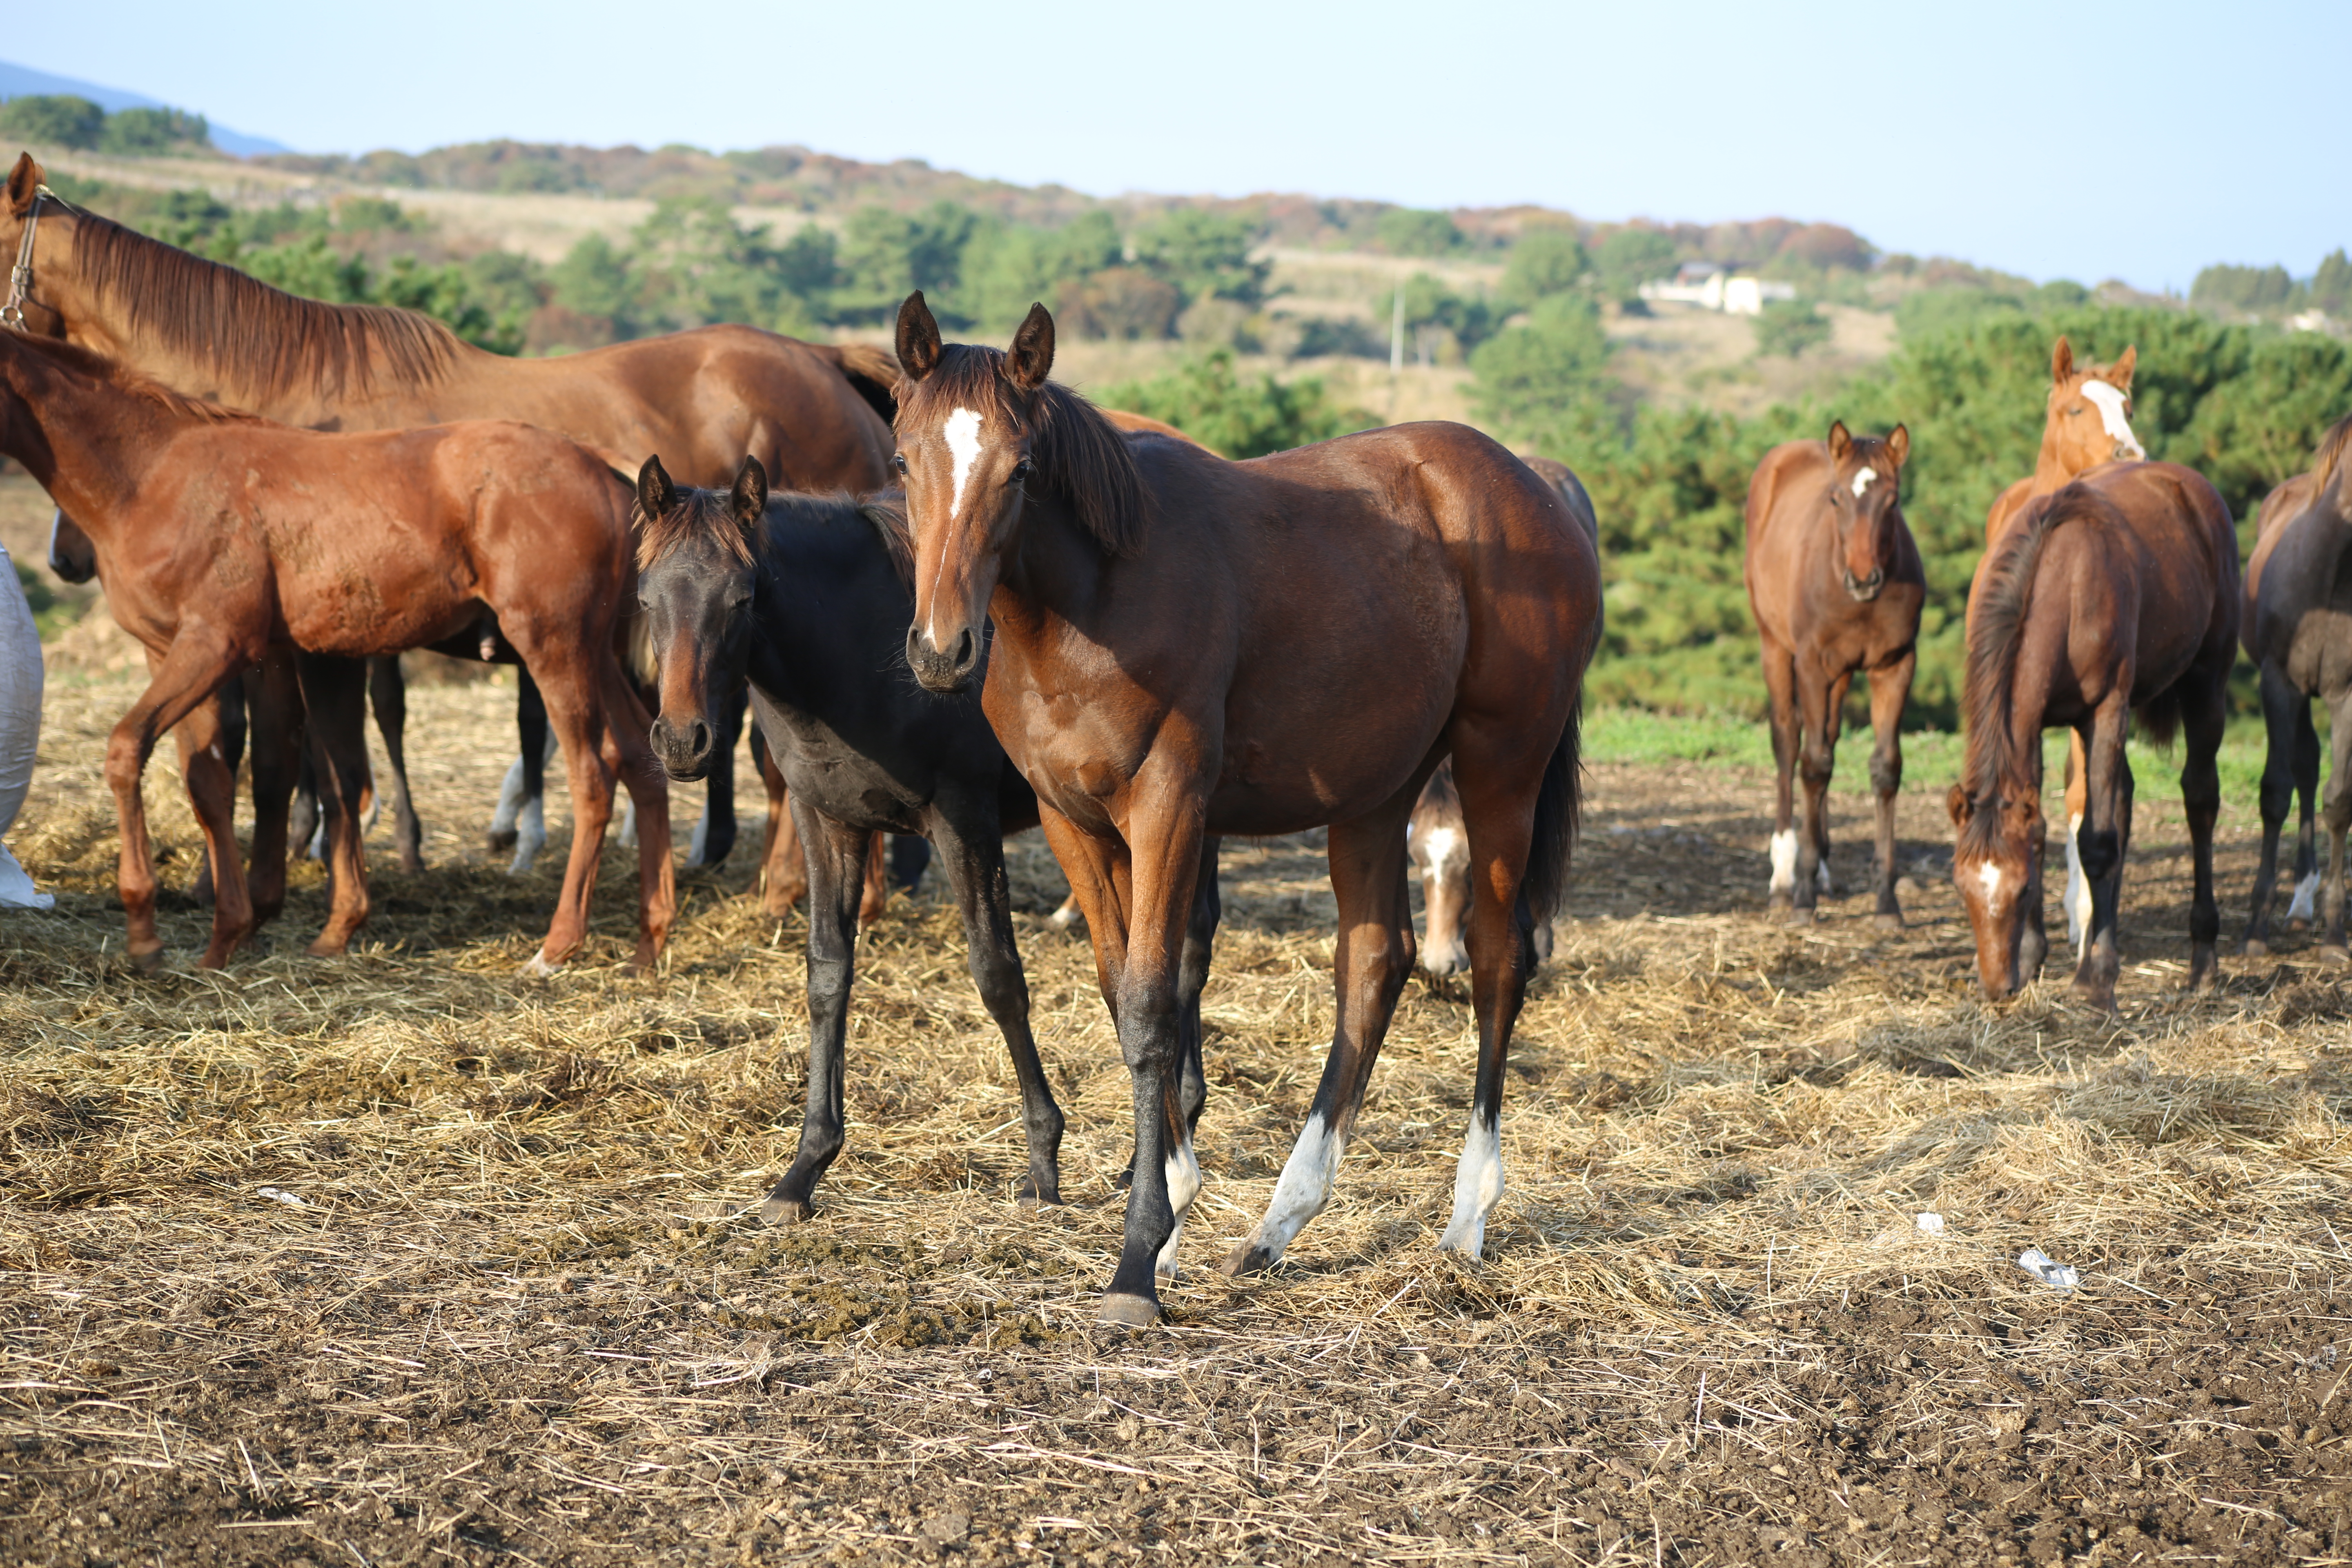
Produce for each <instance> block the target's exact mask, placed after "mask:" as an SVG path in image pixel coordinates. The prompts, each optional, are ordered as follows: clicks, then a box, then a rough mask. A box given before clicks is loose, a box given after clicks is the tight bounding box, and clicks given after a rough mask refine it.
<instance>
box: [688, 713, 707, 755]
mask: <svg viewBox="0 0 2352 1568" xmlns="http://www.w3.org/2000/svg"><path fill="white" fill-rule="evenodd" d="M687 739H688V742H690V743H691V745H692V754H693V755H695V756H701V755H702V754H703V753H704V752H708V751H709V750H710V726H709V724H707V723H705V722H703V721H701V720H699V719H697V720H696V721H694V728H693V729H692V730H691V731H688V736H687Z"/></svg>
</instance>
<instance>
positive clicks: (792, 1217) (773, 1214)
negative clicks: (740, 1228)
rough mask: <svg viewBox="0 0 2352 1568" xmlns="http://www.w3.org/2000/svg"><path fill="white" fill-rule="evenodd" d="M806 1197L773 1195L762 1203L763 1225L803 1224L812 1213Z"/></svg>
mask: <svg viewBox="0 0 2352 1568" xmlns="http://www.w3.org/2000/svg"><path fill="white" fill-rule="evenodd" d="M810 1212H811V1211H810V1208H809V1201H808V1199H806V1198H787V1197H782V1196H778V1197H772V1198H770V1199H769V1200H768V1201H767V1202H766V1203H763V1204H761V1205H760V1223H761V1224H762V1225H803V1224H806V1223H807V1221H808V1216H809V1214H810Z"/></svg>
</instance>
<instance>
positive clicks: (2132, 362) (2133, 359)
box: [2107, 343, 2139, 392]
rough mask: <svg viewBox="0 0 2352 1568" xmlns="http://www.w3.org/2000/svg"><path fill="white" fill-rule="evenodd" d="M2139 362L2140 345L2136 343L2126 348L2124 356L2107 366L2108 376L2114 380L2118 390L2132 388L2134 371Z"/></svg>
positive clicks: (2127, 390) (2122, 390)
mask: <svg viewBox="0 0 2352 1568" xmlns="http://www.w3.org/2000/svg"><path fill="white" fill-rule="evenodd" d="M2138 364H2139V346H2138V345H2137V344H2136V343H2135V344H2132V345H2130V346H2128V347H2126V349H2125V350H2124V353H2123V358H2121V359H2119V360H2117V361H2116V363H2113V364H2111V365H2109V366H2108V367H2107V375H2108V378H2109V379H2111V380H2112V381H2114V383H2115V384H2116V391H2117V392H2129V391H2130V390H2131V378H2132V371H2133V370H2134V369H2135V368H2136V367H2137V365H2138Z"/></svg>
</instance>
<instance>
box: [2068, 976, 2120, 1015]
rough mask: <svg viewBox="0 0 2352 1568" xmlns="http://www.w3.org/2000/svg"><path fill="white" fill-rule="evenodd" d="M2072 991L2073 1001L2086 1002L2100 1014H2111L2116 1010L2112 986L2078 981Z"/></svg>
mask: <svg viewBox="0 0 2352 1568" xmlns="http://www.w3.org/2000/svg"><path fill="white" fill-rule="evenodd" d="M2073 990H2074V999H2075V1000H2076V1001H2078V1002H2087V1003H2089V1004H2090V1005H2092V1006H2094V1007H2095V1008H2097V1009H2098V1010H2099V1011H2100V1012H2102V1013H2112V1012H2114V1011H2115V1010H2116V988H2115V986H2114V985H2113V984H2098V983H2096V982H2086V981H2081V980H2078V981H2076V982H2075V983H2074V987H2073Z"/></svg>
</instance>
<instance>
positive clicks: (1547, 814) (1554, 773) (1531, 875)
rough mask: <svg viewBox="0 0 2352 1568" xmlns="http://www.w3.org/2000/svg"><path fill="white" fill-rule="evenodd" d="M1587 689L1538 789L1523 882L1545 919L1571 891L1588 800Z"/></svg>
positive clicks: (1540, 919)
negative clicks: (1573, 855)
mask: <svg viewBox="0 0 2352 1568" xmlns="http://www.w3.org/2000/svg"><path fill="white" fill-rule="evenodd" d="M1583 727H1584V692H1583V690H1582V683H1581V682H1580V683H1579V689H1578V691H1577V694H1576V701H1575V704H1574V705H1573V706H1571V707H1570V709H1569V710H1568V727H1567V728H1566V729H1564V730H1562V731H1560V734H1559V744H1558V745H1556V746H1554V747H1553V748H1552V750H1551V757H1550V760H1549V761H1548V762H1546V763H1544V772H1543V784H1542V785H1541V786H1540V787H1539V788H1538V789H1537V791H1536V816H1535V827H1534V832H1533V833H1532V834H1531V835H1530V836H1529V837H1528V874H1527V879H1526V880H1525V881H1523V882H1522V883H1521V884H1520V889H1521V891H1522V892H1523V893H1524V894H1525V895H1526V897H1527V900H1528V909H1529V910H1531V911H1532V912H1533V913H1534V915H1535V918H1536V923H1537V924H1538V925H1541V924H1542V923H1544V922H1545V921H1549V920H1550V919H1551V917H1552V916H1553V915H1555V914H1557V913H1558V912H1559V906H1560V901H1561V900H1562V899H1564V898H1565V897H1566V896H1567V893H1568V860H1569V855H1570V851H1572V850H1573V849H1574V848H1575V847H1576V828H1577V819H1578V816H1579V815H1580V810H1581V807H1582V805H1583V790H1584V763H1583V757H1582V746H1583V738H1582V730H1583Z"/></svg>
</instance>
